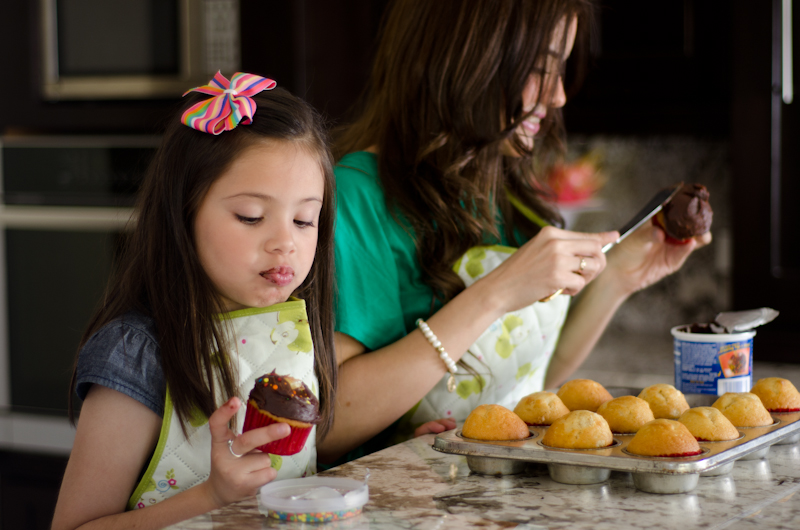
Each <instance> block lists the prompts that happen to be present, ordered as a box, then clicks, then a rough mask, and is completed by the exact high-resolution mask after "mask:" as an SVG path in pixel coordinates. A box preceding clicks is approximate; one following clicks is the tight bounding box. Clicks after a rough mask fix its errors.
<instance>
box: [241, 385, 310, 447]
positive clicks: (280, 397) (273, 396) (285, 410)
mask: <svg viewBox="0 0 800 530" xmlns="http://www.w3.org/2000/svg"><path fill="white" fill-rule="evenodd" d="M319 422H320V417H319V401H317V397H316V396H315V395H314V394H313V393H312V392H311V390H310V389H309V388H308V387H307V386H306V385H305V383H303V382H302V381H300V380H299V379H295V378H294V377H289V376H288V375H278V374H276V373H275V371H274V370H273V371H272V373H270V374H268V375H262V376H261V377H259V378H258V379H256V384H255V386H254V387H253V390H251V391H250V398H249V399H248V400H247V411H246V412H245V418H244V429H243V430H244V431H250V430H252V429H257V428H259V427H265V426H267V425H271V424H273V423H287V424H289V427H290V428H291V432H290V433H289V436H287V437H286V438H281V439H280V440H275V441H274V442H270V443H268V444H266V445H262V446H261V447H259V448H258V449H260V450H261V451H264V452H265V453H272V454H274V455H284V456H286V455H293V454H296V453H299V452H300V450H301V449H303V446H304V445H305V443H306V439H308V435H309V433H310V432H311V427H313V426H314V425H315V424H317V423H319Z"/></svg>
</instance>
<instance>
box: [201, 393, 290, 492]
mask: <svg viewBox="0 0 800 530" xmlns="http://www.w3.org/2000/svg"><path fill="white" fill-rule="evenodd" d="M241 406H242V402H241V401H240V400H239V398H236V397H233V398H231V399H229V400H228V402H227V403H225V404H224V405H222V406H221V407H220V408H218V409H217V410H216V411H215V412H214V414H212V415H211V417H210V418H209V419H208V426H209V428H210V429H211V473H210V475H209V477H208V480H207V481H206V482H205V486H206V488H207V491H208V494H209V495H210V496H211V498H212V500H213V502H214V503H215V504H216V505H217V506H218V507H222V506H226V505H228V504H230V503H232V502H236V501H240V500H242V499H244V498H246V497H251V496H253V495H255V494H256V493H257V492H258V490H259V488H260V487H261V486H263V485H264V484H266V483H268V482H271V481H272V480H274V479H275V476H276V475H277V474H278V472H277V471H275V470H274V469H273V468H272V464H271V462H270V458H269V454H267V453H262V452H261V451H257V450H255V449H256V447H260V446H262V445H264V444H267V443H269V442H271V441H273V440H279V439H281V438H284V437H286V436H288V435H289V431H290V429H289V426H288V425H286V424H285V423H273V424H272V425H268V426H266V427H261V428H259V429H253V430H252V431H247V432H246V433H244V434H240V435H239V436H236V434H234V432H233V431H231V430H230V429H229V428H228V424H229V422H230V420H231V418H233V416H234V414H236V411H237V410H239V407H241ZM228 440H233V445H231V446H230V447H229V446H228ZM234 453H236V454H237V455H241V456H240V457H237V456H234Z"/></svg>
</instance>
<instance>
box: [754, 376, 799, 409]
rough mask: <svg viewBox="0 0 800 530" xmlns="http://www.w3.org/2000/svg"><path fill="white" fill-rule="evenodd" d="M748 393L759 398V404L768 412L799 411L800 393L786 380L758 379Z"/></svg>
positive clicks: (775, 378) (774, 378) (776, 378)
mask: <svg viewBox="0 0 800 530" xmlns="http://www.w3.org/2000/svg"><path fill="white" fill-rule="evenodd" d="M750 392H751V393H753V394H755V395H757V396H758V397H759V398H761V403H763V404H764V407H766V409H767V410H768V411H770V412H797V411H800V392H798V391H797V388H796V387H795V386H794V385H793V384H792V382H791V381H789V380H788V379H783V378H782V377H767V378H765V379H759V380H758V381H757V382H756V384H755V385H754V386H753V388H752V389H751V390H750Z"/></svg>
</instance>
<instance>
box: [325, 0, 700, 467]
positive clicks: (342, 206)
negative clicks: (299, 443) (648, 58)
mask: <svg viewBox="0 0 800 530" xmlns="http://www.w3.org/2000/svg"><path fill="white" fill-rule="evenodd" d="M591 11H592V5H591V2H590V1H589V0H501V1H491V0H461V1H456V0H450V1H446V2H430V1H428V0H397V1H396V2H394V3H393V4H392V5H391V6H390V8H389V12H388V15H387V18H386V21H385V26H384V28H383V33H382V37H381V42H380V45H379V48H378V50H377V55H376V58H375V64H374V68H373V73H372V77H371V82H370V87H369V91H368V94H367V99H366V104H365V107H364V110H363V112H362V113H361V115H360V116H359V117H358V119H357V120H356V121H355V123H354V124H353V125H352V126H351V127H349V128H348V129H347V130H346V131H345V133H344V134H343V136H342V137H341V138H340V139H339V141H338V145H337V150H338V153H337V156H342V155H344V156H343V157H342V158H341V159H340V161H339V164H338V167H337V170H336V173H337V186H338V190H339V192H338V203H339V210H338V219H337V228H336V268H337V280H338V289H339V292H338V301H337V307H336V314H337V316H336V318H337V327H336V329H337V334H336V344H337V355H338V358H339V362H340V363H342V364H341V368H340V380H339V385H340V386H339V392H340V393H339V396H338V398H337V405H336V421H335V424H334V427H333V430H332V431H331V433H330V435H329V437H328V438H327V439H326V450H325V451H324V452H321V453H320V459H321V461H323V462H325V461H331V460H334V459H335V458H337V457H339V456H340V455H341V454H343V453H345V452H346V451H348V450H350V449H352V448H353V447H355V446H357V445H359V444H362V443H364V442H367V441H368V440H370V439H372V438H373V437H375V436H376V435H377V434H378V433H380V432H381V431H383V430H384V429H386V428H387V427H389V426H391V425H392V424H393V423H395V422H396V421H397V420H398V419H400V418H403V421H401V422H399V423H398V424H397V425H395V426H394V429H392V431H399V432H400V433H401V434H404V435H407V434H410V433H411V432H412V431H413V430H414V429H416V434H423V433H426V432H441V431H442V430H444V429H445V428H452V427H453V426H454V425H455V424H454V422H453V421H452V419H447V420H438V421H437V419H438V418H444V417H450V418H453V419H456V420H463V419H464V417H465V416H466V414H467V413H468V412H469V410H471V408H473V407H474V406H476V405H477V404H479V403H482V402H488V403H500V404H505V405H507V406H508V405H510V406H511V407H513V406H514V404H515V402H516V400H517V399H519V397H521V396H524V395H526V394H527V393H530V392H534V391H537V390H541V389H542V388H551V387H553V386H557V385H559V384H560V383H561V382H562V381H564V380H565V379H566V378H567V377H568V376H569V375H570V374H571V373H572V372H573V371H574V370H575V369H576V368H577V367H578V366H580V364H581V363H582V362H583V360H584V359H585V358H586V357H587V355H588V354H589V353H590V352H591V350H592V348H593V346H594V344H595V343H596V341H597V340H598V338H599V337H600V336H601V334H602V332H603V330H604V329H605V327H606V325H607V324H608V322H609V321H610V319H611V317H612V316H613V314H614V312H615V311H616V309H617V308H618V307H619V306H620V305H621V304H622V303H623V302H624V301H625V299H627V298H628V297H629V296H630V295H631V294H632V293H634V292H635V291H637V290H639V289H642V288H644V287H646V286H648V285H650V284H652V283H654V282H656V281H658V280H659V279H661V278H663V277H664V276H666V275H667V274H670V273H671V272H674V271H675V270H677V269H678V268H679V267H680V266H681V264H682V263H683V261H684V260H685V259H686V257H687V256H688V255H689V254H690V253H691V252H692V251H693V250H694V249H695V248H697V247H698V246H701V245H704V244H707V243H708V242H709V241H710V235H707V236H704V237H702V238H699V239H698V240H697V241H692V242H690V243H689V244H687V245H684V246H672V245H667V244H665V242H664V234H663V232H661V231H660V230H658V229H655V228H652V227H649V226H648V227H646V228H643V229H641V230H639V231H638V232H637V233H636V234H635V235H632V236H631V237H629V238H627V239H626V240H625V241H624V242H623V243H622V244H620V245H618V246H617V247H616V248H615V249H614V250H612V251H611V252H610V253H609V256H608V263H607V262H606V256H605V255H604V254H603V253H602V251H601V248H602V247H603V245H605V244H606V243H609V242H611V241H614V240H616V238H617V237H618V234H617V233H616V232H607V233H600V234H584V233H576V232H569V231H566V230H562V229H560V228H557V227H556V226H559V225H562V222H561V218H560V216H559V215H558V213H557V212H556V211H555V209H554V208H553V206H552V205H551V204H549V203H548V196H547V193H546V191H545V188H544V186H543V185H542V184H541V183H540V182H541V181H540V180H538V179H537V176H538V175H539V174H540V173H541V172H542V168H543V167H545V166H546V165H547V161H548V160H550V159H551V158H552V156H553V155H554V154H557V153H558V151H559V150H561V148H562V145H563V144H562V142H561V140H562V136H563V135H562V127H561V116H560V111H559V109H560V108H561V107H562V106H563V105H564V104H565V103H566V95H565V92H564V86H563V81H562V72H563V69H564V63H565V61H566V59H567V57H568V56H569V54H570V52H571V50H572V47H573V44H574V42H575V39H576V34H577V32H578V30H580V31H586V29H587V26H588V21H589V20H590V18H591V17H590V15H591ZM487 245H488V246H487ZM509 247H519V249H518V250H516V252H514V251H513V249H512V248H509ZM601 273H602V274H601ZM558 292H562V293H563V294H562V295H561V296H555V297H554V296H553V295H554V294H556V293H558ZM578 293H581V297H580V298H579V299H577V300H576V301H575V303H573V304H572V307H571V308H569V315H568V317H567V315H566V313H567V308H568V305H569V296H570V295H576V294H578ZM418 319H423V320H425V321H427V323H424V322H423V323H417V320H418ZM415 324H416V325H415ZM417 326H419V327H420V328H421V329H420V330H419V331H418V330H417V329H416V328H417ZM437 346H438V349H434V348H435V347H437ZM442 350H444V351H445V352H446V354H444V355H437V351H438V352H441V351H442ZM448 354H449V355H448ZM440 357H441V358H440ZM450 359H452V360H453V361H458V362H459V367H458V368H457V374H456V377H455V380H454V381H453V382H452V383H454V384H451V385H450V389H448V384H447V383H448V382H449V380H450V379H451V378H450V377H449V376H450V374H451V373H452V370H451V369H452V368H454V366H453V365H452V364H451V363H450ZM443 361H444V362H443ZM509 363H510V364H509ZM509 366H510V369H509ZM514 370H516V371H514ZM509 374H510V376H509ZM448 390H452V392H449V391H448Z"/></svg>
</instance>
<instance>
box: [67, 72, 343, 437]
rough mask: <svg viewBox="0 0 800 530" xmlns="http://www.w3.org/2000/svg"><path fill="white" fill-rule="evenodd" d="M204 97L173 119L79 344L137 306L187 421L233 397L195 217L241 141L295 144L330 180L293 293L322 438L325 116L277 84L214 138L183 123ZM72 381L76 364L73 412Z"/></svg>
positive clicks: (330, 191) (329, 300)
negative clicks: (300, 310) (302, 321)
mask: <svg viewBox="0 0 800 530" xmlns="http://www.w3.org/2000/svg"><path fill="white" fill-rule="evenodd" d="M207 97H208V96H202V95H192V96H190V97H187V101H186V102H185V104H184V105H183V106H182V108H181V109H180V110H179V111H178V112H177V113H176V115H175V116H173V118H172V119H171V120H170V121H169V122H168V124H167V128H166V131H165V133H164V138H163V141H162V144H161V147H160V148H159V150H158V152H157V153H156V155H155V158H154V160H153V162H152V163H151V165H150V167H149V170H148V173H147V175H146V177H145V180H144V183H143V185H142V188H141V190H140V192H139V196H138V202H137V207H136V216H135V217H136V221H135V226H134V227H133V231H132V234H131V235H130V237H129V238H128V241H127V244H126V247H125V249H124V251H123V255H122V259H121V261H120V264H119V267H118V270H117V271H116V274H115V276H114V278H112V280H111V281H110V282H109V286H108V289H107V292H106V295H105V297H104V299H103V301H102V303H101V305H100V307H99V309H98V310H97V312H96V313H95V315H94V316H93V318H92V320H91V321H90V323H89V326H88V328H87V330H86V332H85V333H84V335H83V337H82V339H81V344H80V348H82V347H83V345H84V344H86V342H87V341H88V340H89V339H90V338H91V336H92V335H94V333H96V332H97V331H98V330H99V329H100V328H102V327H103V326H105V325H106V324H108V323H109V322H111V321H112V320H114V319H116V318H118V317H120V316H122V315H124V314H125V313H127V312H128V311H131V310H136V311H139V312H141V313H143V314H145V315H149V316H150V317H152V318H153V320H154V322H155V326H156V330H157V336H158V341H159V347H160V351H161V363H162V366H163V368H164V376H165V378H166V382H167V387H168V388H169V393H170V397H171V399H172V401H173V405H174V407H175V411H176V413H177V414H178V417H179V418H180V419H181V420H182V421H183V420H186V419H188V418H190V417H191V415H192V414H193V412H194V411H195V410H199V411H200V412H202V413H203V414H204V415H205V416H206V417H209V416H210V415H211V414H212V413H213V412H214V410H216V409H217V407H218V406H219V404H220V403H222V402H223V401H224V400H226V399H228V398H229V397H232V396H234V395H236V374H235V371H234V369H233V368H232V364H231V359H232V357H231V355H230V353H231V352H230V351H229V348H230V346H231V345H230V344H229V343H228V341H227V340H226V337H227V336H228V334H227V329H226V328H227V325H228V322H226V321H225V320H220V319H218V318H217V317H216V315H218V314H219V313H222V312H223V304H222V302H221V300H220V297H219V295H218V294H217V292H216V290H215V288H214V285H213V284H212V283H211V280H210V279H209V277H208V275H207V274H206V273H205V271H204V270H203V267H202V266H201V264H200V260H199V258H198V256H197V249H196V246H195V241H194V221H195V217H196V214H197V211H198V209H199V207H200V205H201V203H202V201H203V199H204V197H205V195H206V192H207V191H208V189H209V188H210V187H211V185H212V184H213V182H214V181H215V180H216V179H217V178H219V177H220V176H221V175H222V174H223V173H224V172H225V170H226V169H227V168H228V167H229V166H230V164H231V163H232V161H233V160H234V159H235V158H236V157H237V156H238V155H240V154H241V153H242V152H243V151H244V150H245V149H248V148H250V147H251V146H253V145H254V144H256V143H257V142H264V141H267V142H269V141H280V142H291V143H295V144H298V145H299V146H301V147H302V148H303V149H305V150H306V152H308V153H309V154H310V155H311V156H314V157H315V158H316V159H317V161H318V162H319V165H320V168H321V170H322V173H323V175H324V180H325V184H324V198H323V205H322V210H321V212H320V218H319V227H318V241H317V248H316V255H315V257H314V263H313V265H312V267H311V271H310V272H309V274H308V276H307V277H306V279H305V281H304V282H303V283H302V284H301V285H300V287H299V288H298V289H297V291H296V292H295V296H297V297H299V298H303V299H304V300H305V301H306V306H307V312H308V319H309V324H310V327H311V334H312V340H313V342H314V350H315V360H314V362H315V371H316V374H317V378H318V379H319V383H320V388H319V401H320V407H321V410H320V415H321V417H322V422H321V423H320V424H319V426H318V429H319V431H318V433H319V434H318V436H320V437H324V436H325V434H326V433H327V432H328V431H329V430H330V427H331V424H332V423H333V399H334V395H335V392H336V384H337V364H336V355H335V351H334V345H333V309H332V307H333V286H334V274H333V270H334V268H333V231H334V219H335V212H336V206H335V197H336V192H335V181H334V176H333V159H332V156H331V154H330V151H329V149H328V143H327V137H326V133H325V129H324V126H323V123H322V120H321V118H320V116H319V115H318V114H317V113H316V112H315V111H314V110H313V109H312V108H311V106H309V105H308V104H306V103H305V102H303V101H302V100H300V99H299V98H296V97H294V96H292V95H291V94H290V93H289V92H287V91H285V90H282V89H279V88H278V89H275V90H272V91H269V92H262V93H261V94H259V95H257V96H255V97H254V99H255V101H256V104H257V106H258V107H257V110H256V113H255V116H254V118H253V122H252V123H251V124H250V125H239V126H238V127H236V128H235V129H234V130H232V131H226V132H223V133H222V134H220V135H218V136H214V135H211V134H207V133H202V132H199V131H196V130H194V129H191V128H189V127H187V126H186V125H183V124H182V123H181V122H180V120H179V117H180V115H181V114H182V112H183V111H184V110H185V109H187V108H188V107H189V106H191V105H193V104H194V103H196V102H197V101H199V100H200V99H203V98H207ZM80 348H79V349H80ZM215 351H216V352H219V355H215V353H214V352H215ZM217 382H219V384H217ZM75 383H76V381H75V373H74V372H73V376H72V383H71V386H70V387H71V388H70V395H69V400H70V408H69V410H70V411H72V396H73V393H74V390H75ZM220 387H221V388H220ZM241 397H245V398H246V396H241ZM71 419H72V420H73V421H74V418H72V417H71ZM183 423H185V421H183Z"/></svg>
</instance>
